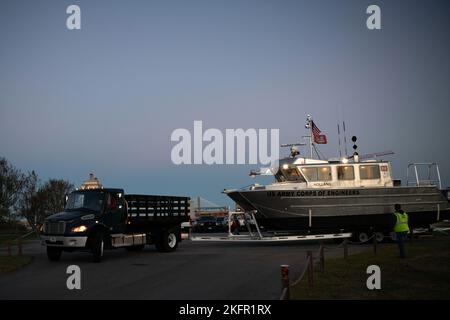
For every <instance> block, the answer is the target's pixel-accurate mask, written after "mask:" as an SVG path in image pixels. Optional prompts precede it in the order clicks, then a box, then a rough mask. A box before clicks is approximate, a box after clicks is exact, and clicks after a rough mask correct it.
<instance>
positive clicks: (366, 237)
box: [358, 232, 369, 243]
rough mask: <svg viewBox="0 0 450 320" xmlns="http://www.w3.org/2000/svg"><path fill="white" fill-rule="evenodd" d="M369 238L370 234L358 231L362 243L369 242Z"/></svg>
mask: <svg viewBox="0 0 450 320" xmlns="http://www.w3.org/2000/svg"><path fill="white" fill-rule="evenodd" d="M367 240H369V236H368V235H367V233H366V232H360V233H358V241H359V242H360V243H365V242H367Z"/></svg>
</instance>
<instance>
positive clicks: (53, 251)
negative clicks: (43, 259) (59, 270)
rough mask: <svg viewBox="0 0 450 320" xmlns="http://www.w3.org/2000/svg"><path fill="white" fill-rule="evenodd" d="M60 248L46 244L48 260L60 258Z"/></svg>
mask: <svg viewBox="0 0 450 320" xmlns="http://www.w3.org/2000/svg"><path fill="white" fill-rule="evenodd" d="M61 254H62V249H61V248H57V247H49V246H47V257H48V260H50V261H58V260H59V259H60V258H61Z"/></svg>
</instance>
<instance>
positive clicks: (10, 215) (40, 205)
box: [0, 158, 74, 231]
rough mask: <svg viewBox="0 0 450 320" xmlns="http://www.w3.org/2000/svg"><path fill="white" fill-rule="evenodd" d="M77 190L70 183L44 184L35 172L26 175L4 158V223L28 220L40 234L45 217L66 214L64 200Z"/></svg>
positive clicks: (0, 199) (0, 195) (0, 212)
mask: <svg viewBox="0 0 450 320" xmlns="http://www.w3.org/2000/svg"><path fill="white" fill-rule="evenodd" d="M73 189H74V186H73V184H72V183H70V182H69V181H66V180H63V179H48V180H47V181H45V182H42V181H41V179H40V178H39V177H38V175H37V174H36V172H35V171H34V170H33V171H31V172H27V173H24V172H22V171H21V170H19V169H17V168H16V167H14V166H13V165H12V164H11V163H9V162H8V161H7V160H6V159H5V158H0V224H1V225H13V224H15V223H17V221H18V220H19V219H21V218H25V219H26V221H27V222H28V224H29V225H30V227H31V228H32V229H33V230H34V231H39V229H40V227H41V226H42V224H43V222H44V219H45V217H47V216H49V215H51V214H53V213H56V212H60V211H63V209H64V197H65V195H66V194H68V193H69V192H71V191H72V190H73Z"/></svg>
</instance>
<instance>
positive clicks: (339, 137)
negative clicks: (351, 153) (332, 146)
mask: <svg viewBox="0 0 450 320" xmlns="http://www.w3.org/2000/svg"><path fill="white" fill-rule="evenodd" d="M337 127H338V141H339V158H342V151H341V130H340V129H339V123H338V124H337Z"/></svg>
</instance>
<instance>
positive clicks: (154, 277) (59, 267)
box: [0, 241, 360, 300]
mask: <svg viewBox="0 0 450 320" xmlns="http://www.w3.org/2000/svg"><path fill="white" fill-rule="evenodd" d="M328 245H329V246H332V247H334V248H335V249H332V250H329V251H328V252H327V255H328V256H330V255H336V254H339V255H341V254H342V248H339V249H338V248H336V245H335V244H333V243H330V244H328ZM317 248H318V245H317V244H316V243H309V244H305V243H295V244H294V243H289V244H259V243H257V244H238V243H231V244H229V243H228V244H226V243H198V242H191V241H183V242H182V243H181V245H180V247H179V248H178V250H177V251H176V252H173V253H159V252H157V251H156V250H155V249H154V247H153V246H147V248H146V249H145V250H144V251H142V252H127V251H125V250H124V249H117V250H111V251H106V252H105V255H106V256H105V259H104V261H103V262H102V263H92V262H91V255H90V254H89V253H81V252H80V253H63V256H62V258H61V260H60V261H59V262H50V261H48V260H47V257H46V254H45V250H44V247H41V246H40V244H39V243H38V242H33V243H31V244H28V245H26V246H25V248H24V251H25V253H26V254H30V255H32V256H33V262H32V263H31V264H30V265H28V266H26V267H24V268H22V269H20V270H18V271H16V272H12V273H8V274H3V275H0V299H183V300H185V299H278V298H279V295H280V275H279V274H280V265H281V264H289V265H291V274H292V278H296V277H297V276H298V275H299V274H300V272H301V268H302V267H303V265H304V261H305V255H306V250H311V249H312V250H317ZM352 248H354V247H352ZM351 250H360V249H357V248H355V249H351ZM71 264H76V265H79V266H80V268H81V272H82V281H81V282H82V283H81V285H82V289H81V290H68V289H67V288H66V279H67V277H68V275H67V274H66V268H67V266H69V265H71Z"/></svg>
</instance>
